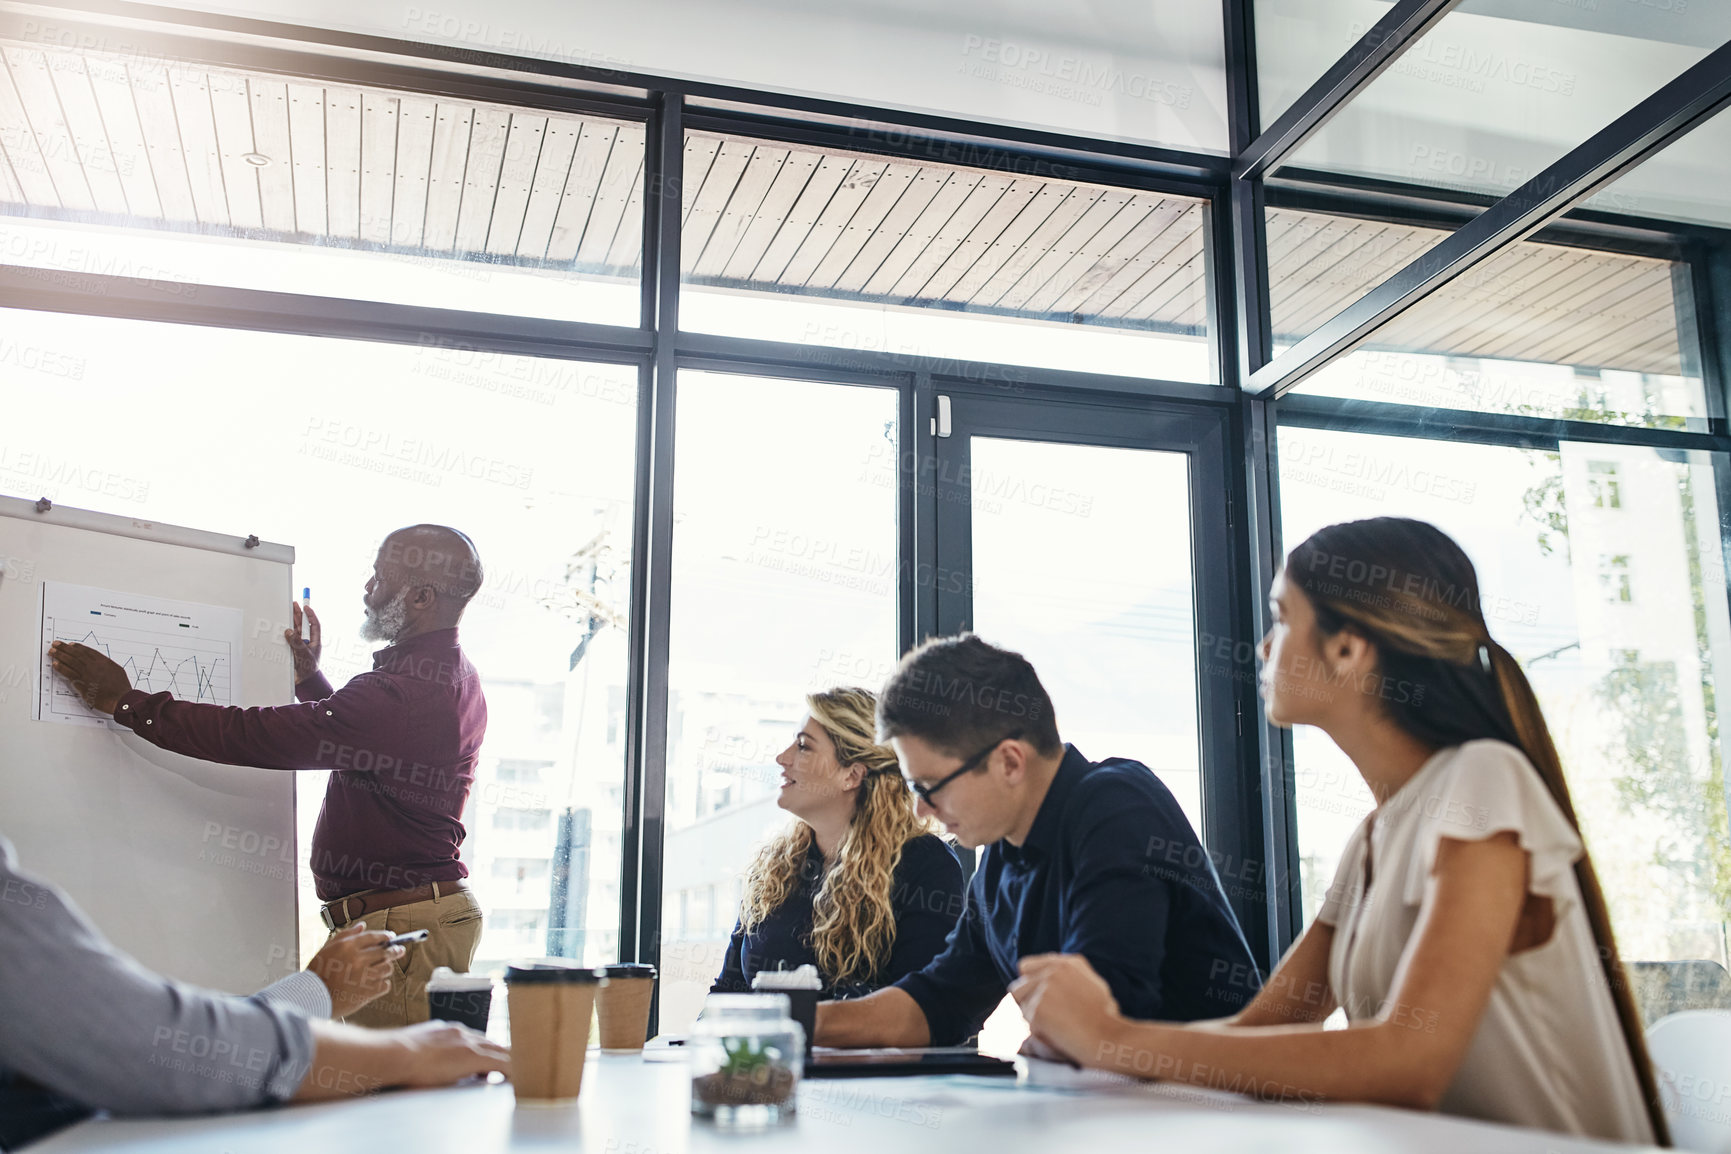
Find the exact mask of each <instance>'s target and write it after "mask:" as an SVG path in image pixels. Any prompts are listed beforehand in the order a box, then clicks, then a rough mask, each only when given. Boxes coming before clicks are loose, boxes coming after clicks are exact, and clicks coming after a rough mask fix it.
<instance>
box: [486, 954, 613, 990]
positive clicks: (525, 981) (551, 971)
mask: <svg viewBox="0 0 1731 1154" xmlns="http://www.w3.org/2000/svg"><path fill="white" fill-rule="evenodd" d="M600 980H601V971H600V970H597V969H595V968H594V967H593V966H579V965H578V964H577V963H576V962H564V963H561V962H560V961H559V960H558V959H556V958H548V959H545V960H542V961H522V962H512V963H511V964H510V965H508V966H506V967H505V984H506V985H507V986H524V985H547V984H558V985H573V984H576V985H581V984H585V983H589V982H599V981H600Z"/></svg>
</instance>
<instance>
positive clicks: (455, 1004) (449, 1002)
mask: <svg viewBox="0 0 1731 1154" xmlns="http://www.w3.org/2000/svg"><path fill="white" fill-rule="evenodd" d="M492 1010H493V979H492V978H490V977H488V976H487V975H486V974H459V973H455V972H453V971H452V970H451V968H450V967H449V966H440V967H439V968H438V969H436V970H434V971H433V976H432V977H431V978H428V979H427V1016H428V1017H430V1018H437V1019H439V1020H440V1021H441V1022H461V1023H463V1025H465V1026H467V1027H469V1029H471V1030H477V1031H479V1032H481V1033H483V1034H485V1033H486V1032H487V1019H488V1018H489V1017H491V1016H492Z"/></svg>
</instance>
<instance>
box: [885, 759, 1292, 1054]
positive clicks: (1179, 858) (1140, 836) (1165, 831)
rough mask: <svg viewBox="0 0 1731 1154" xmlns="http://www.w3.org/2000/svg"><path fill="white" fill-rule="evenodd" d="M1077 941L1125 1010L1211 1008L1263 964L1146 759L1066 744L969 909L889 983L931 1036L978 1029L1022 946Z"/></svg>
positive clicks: (1045, 950)
mask: <svg viewBox="0 0 1731 1154" xmlns="http://www.w3.org/2000/svg"><path fill="white" fill-rule="evenodd" d="M1049 953H1062V954H1081V955H1082V956H1083V957H1085V958H1087V959H1088V961H1089V963H1090V964H1091V965H1093V967H1094V969H1095V970H1096V971H1098V972H1099V974H1100V976H1101V977H1102V978H1104V979H1106V984H1107V985H1109V986H1111V987H1112V996H1113V997H1114V998H1116V999H1117V1000H1118V1008H1119V1009H1120V1010H1122V1011H1123V1012H1124V1014H1125V1015H1126V1016H1128V1017H1131V1018H1158V1019H1160V1020H1162V1021H1168V1022H1189V1021H1196V1020H1198V1019H1201V1018H1220V1017H1224V1016H1226V1015H1227V1014H1231V1013H1233V1012H1235V1011H1237V1010H1239V1009H1240V1008H1242V1007H1243V1006H1244V1004H1245V1003H1247V1002H1248V1001H1250V999H1251V998H1252V997H1253V996H1254V995H1255V993H1256V990H1257V987H1258V985H1259V984H1260V981H1261V979H1260V977H1259V975H1258V971H1257V968H1256V964H1255V962H1253V961H1252V960H1251V957H1250V948H1249V946H1248V945H1246V944H1245V941H1244V935H1243V934H1242V933H1241V932H1240V931H1239V928H1238V920H1237V919H1236V918H1234V917H1233V916H1232V910H1231V908H1230V907H1229V906H1227V904H1226V895H1225V894H1224V893H1223V892H1221V889H1220V879H1219V877H1218V876H1217V875H1216V874H1215V872H1214V864H1213V863H1212V862H1211V861H1209V859H1208V855H1207V854H1206V853H1205V852H1204V851H1203V849H1202V846H1201V843H1200V842H1199V841H1198V840H1197V837H1196V833H1195V831H1194V830H1192V829H1191V828H1190V822H1189V820H1188V819H1186V818H1185V816H1184V811H1183V810H1182V809H1180V808H1179V806H1178V802H1177V800H1176V799H1175V798H1174V797H1173V796H1172V793H1171V791H1170V790H1168V789H1167V788H1166V787H1165V786H1164V785H1163V784H1161V782H1160V779H1159V778H1157V777H1155V776H1154V773H1153V771H1152V770H1150V769H1149V768H1148V767H1147V766H1145V765H1143V764H1142V763H1141V762H1138V761H1128V760H1125V759H1123V758H1111V759H1109V760H1106V761H1102V762H1099V763H1090V762H1089V761H1088V759H1087V758H1085V757H1083V756H1082V755H1081V753H1079V752H1077V750H1076V747H1075V746H1073V745H1066V746H1065V747H1064V760H1063V762H1062V763H1061V764H1060V765H1059V766H1058V772H1057V775H1056V776H1055V777H1053V778H1052V784H1051V787H1050V788H1049V789H1048V790H1047V791H1046V797H1045V800H1044V801H1042V802H1041V803H1040V811H1039V813H1037V814H1036V815H1035V816H1034V824H1033V826H1032V827H1030V829H1029V830H1028V837H1027V840H1026V841H1025V842H1023V844H1022V845H1021V846H1019V847H1018V846H1014V845H1011V844H1010V843H1009V842H1007V841H999V842H995V843H994V844H992V845H991V846H989V847H987V849H986V854H985V859H984V860H983V861H982V862H981V863H980V868H979V870H978V871H977V872H976V873H975V874H974V880H973V884H972V886H971V887H970V888H969V891H968V908H967V911H966V912H965V913H964V914H963V916H962V920H961V921H960V922H958V923H957V924H956V929H955V933H954V934H952V935H951V937H950V941H949V945H948V947H947V948H946V949H945V950H944V952H943V953H942V954H939V955H938V957H937V958H935V959H934V960H933V961H932V964H931V965H929V966H927V967H926V968H925V969H923V970H921V971H920V972H919V973H917V974H909V975H908V976H907V977H905V978H903V979H902V980H901V981H900V982H898V983H896V984H897V985H898V986H899V987H900V988H901V989H903V990H906V991H907V992H908V994H909V995H910V996H911V997H912V998H913V999H914V1001H915V1002H918V1003H919V1007H920V1009H921V1010H923V1011H924V1012H925V1015H926V1025H927V1027H928V1028H929V1029H930V1030H931V1035H932V1045H934V1046H950V1045H956V1044H958V1043H960V1042H963V1041H965V1040H966V1039H967V1038H969V1037H970V1036H972V1035H973V1034H975V1033H977V1032H978V1031H979V1029H980V1025H981V1024H982V1023H983V1022H984V1021H985V1020H986V1017H987V1016H988V1015H989V1014H990V1013H991V1012H992V1011H993V1010H994V1009H995V1008H997V1005H998V1003H999V1002H1001V1001H1003V998H1004V991H1005V990H1007V989H1008V988H1009V984H1010V983H1011V982H1013V981H1015V980H1016V978H1017V977H1018V976H1019V974H1018V971H1017V964H1018V963H1019V962H1020V961H1021V959H1022V958H1023V957H1026V956H1028V955H1030V954H1049Z"/></svg>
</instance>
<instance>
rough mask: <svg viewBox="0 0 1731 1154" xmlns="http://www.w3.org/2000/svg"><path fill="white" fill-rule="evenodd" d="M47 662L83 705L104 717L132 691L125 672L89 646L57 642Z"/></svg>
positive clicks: (51, 649) (52, 646)
mask: <svg viewBox="0 0 1731 1154" xmlns="http://www.w3.org/2000/svg"><path fill="white" fill-rule="evenodd" d="M48 660H49V661H50V662H51V663H52V664H53V666H54V672H56V673H58V674H59V675H60V676H61V677H63V678H65V679H66V683H67V684H68V685H70V686H72V692H74V693H76V694H78V696H79V697H80V698H82V699H83V701H84V704H86V705H88V706H89V707H90V708H92V709H94V710H95V711H96V712H98V713H100V714H103V715H105V716H106V715H110V714H112V713H113V712H114V708H115V706H117V705H119V704H120V699H121V698H122V697H123V696H125V695H126V693H127V691H128V690H130V689H131V688H132V679H131V678H129V677H127V676H126V670H124V669H122V668H121V667H120V666H119V665H118V664H116V663H115V662H114V661H112V660H110V659H109V658H108V656H107V655H105V654H102V653H98V652H97V651H96V650H94V649H92V648H90V646H88V645H80V644H78V642H76V641H56V642H54V643H53V644H52V645H50V646H49V647H48Z"/></svg>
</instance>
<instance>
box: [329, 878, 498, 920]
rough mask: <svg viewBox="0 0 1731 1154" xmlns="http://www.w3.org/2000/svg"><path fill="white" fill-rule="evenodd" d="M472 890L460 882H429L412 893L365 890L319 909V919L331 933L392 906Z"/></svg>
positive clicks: (405, 904) (430, 899)
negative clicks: (321, 919)
mask: <svg viewBox="0 0 1731 1154" xmlns="http://www.w3.org/2000/svg"><path fill="white" fill-rule="evenodd" d="M468 888H469V887H468V886H467V885H465V884H464V883H463V882H461V881H448V882H428V883H427V884H426V885H424V886H417V887H415V888H414V889H412V890H362V891H361V892H360V893H358V894H350V895H349V896H348V897H345V898H332V899H331V900H330V901H328V902H326V903H324V905H322V906H320V907H319V917H321V918H323V919H324V923H325V925H327V926H329V927H330V928H331V929H333V930H336V929H341V928H342V927H343V926H346V925H348V924H349V923H350V922H352V921H354V920H355V919H356V918H358V917H364V916H365V915H367V914H369V913H372V912H373V911H374V910H388V909H390V908H391V907H392V906H407V905H413V904H414V903H416V902H430V901H432V900H433V899H434V898H438V897H442V896H444V895H445V894H455V893H461V892H463V891H464V890H466V889H468Z"/></svg>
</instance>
